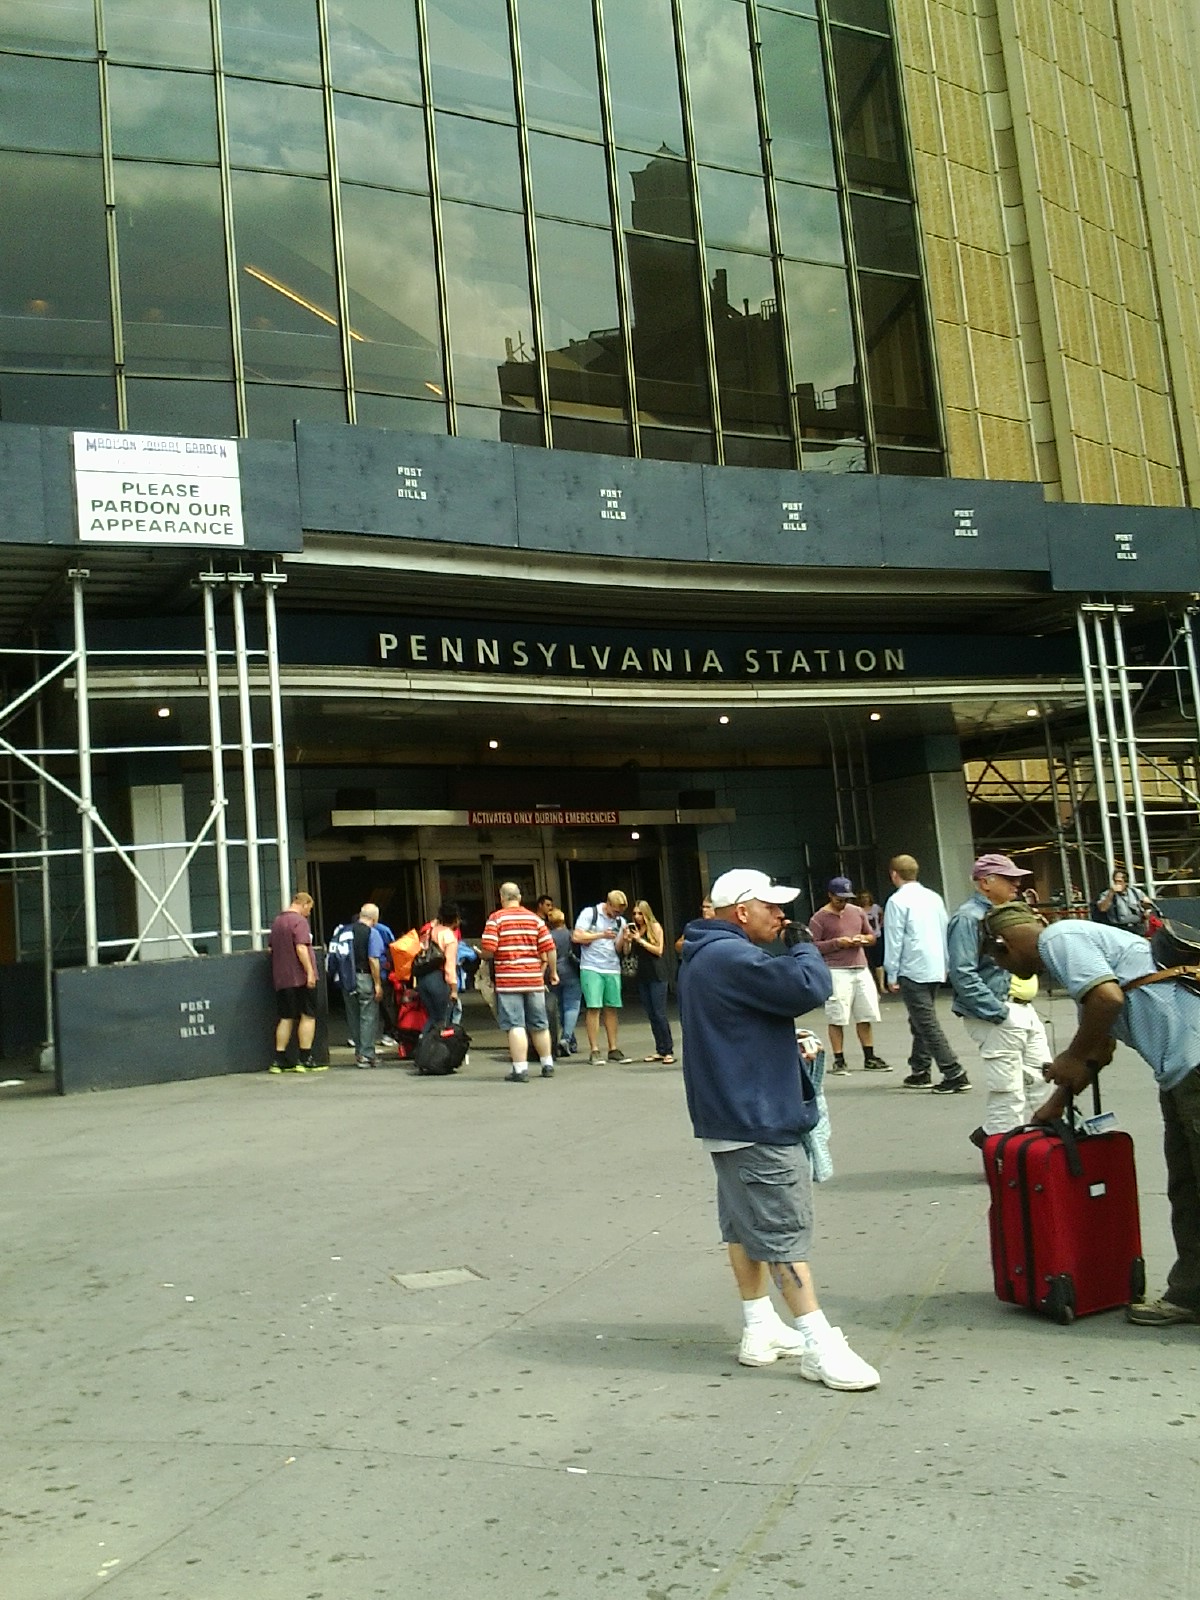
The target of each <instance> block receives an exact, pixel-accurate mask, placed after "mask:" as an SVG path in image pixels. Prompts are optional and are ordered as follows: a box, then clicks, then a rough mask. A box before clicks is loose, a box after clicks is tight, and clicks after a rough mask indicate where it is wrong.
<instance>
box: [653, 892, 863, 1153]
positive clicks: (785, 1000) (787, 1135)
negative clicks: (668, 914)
mask: <svg viewBox="0 0 1200 1600" xmlns="http://www.w3.org/2000/svg"><path fill="white" fill-rule="evenodd" d="M832 989H833V980H832V979H831V977H830V976H829V968H828V967H827V966H826V965H825V962H824V961H823V959H822V958H821V955H820V954H819V952H818V951H817V950H816V949H815V948H814V947H813V946H812V945H811V944H799V945H796V946H795V947H794V948H793V949H791V950H787V951H785V952H784V954H783V955H768V953H767V952H766V950H764V949H762V948H761V947H760V946H759V945H756V944H752V943H751V942H750V940H749V939H748V938H747V936H746V934H745V933H744V932H743V930H742V928H741V927H740V926H738V925H737V924H736V923H732V922H725V921H722V920H721V919H720V918H709V919H707V920H705V919H703V918H701V919H699V920H697V921H695V922H689V923H688V925H687V927H686V928H685V929H684V935H683V966H682V968H681V969H680V974H679V1021H680V1025H681V1027H682V1030H683V1081H684V1087H685V1088H686V1090H687V1102H688V1111H689V1112H690V1113H691V1118H692V1126H693V1128H694V1129H695V1130H696V1137H697V1139H743V1140H745V1141H746V1143H747V1144H779V1145H787V1144H799V1142H800V1130H801V1127H802V1126H803V1118H804V1099H803V1093H802V1090H801V1087H800V1071H799V1067H798V1064H797V1055H796V1018H797V1017H798V1016H799V1015H800V1014H801V1012H804V1011H809V1010H811V1009H812V1007H813V1006H816V1005H820V1004H821V1003H822V1002H823V1001H825V1000H828V998H829V996H830V994H831V993H832Z"/></svg>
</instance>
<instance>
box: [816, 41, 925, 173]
mask: <svg viewBox="0 0 1200 1600" xmlns="http://www.w3.org/2000/svg"><path fill="white" fill-rule="evenodd" d="M833 71H834V78H835V80H836V82H837V98H838V116H839V120H840V122H841V128H842V144H843V146H844V149H845V156H846V178H847V180H848V181H849V183H850V184H851V185H852V186H853V187H854V188H858V189H874V190H876V191H877V192H879V193H883V194H903V195H906V194H907V193H908V173H907V171H906V170H905V166H904V146H903V142H902V139H903V134H902V123H901V120H900V96H899V92H898V90H897V87H896V69H895V64H894V62H893V60H892V44H891V40H890V39H877V38H873V37H872V36H871V35H870V34H866V33H853V32H851V31H850V30H849V29H847V28H835V29H834V30H833Z"/></svg>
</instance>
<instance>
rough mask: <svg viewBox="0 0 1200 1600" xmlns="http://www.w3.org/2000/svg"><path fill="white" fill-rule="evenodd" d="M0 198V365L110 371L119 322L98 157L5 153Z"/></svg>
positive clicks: (1, 160) (0, 166) (0, 157)
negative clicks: (1, 240)
mask: <svg viewBox="0 0 1200 1600" xmlns="http://www.w3.org/2000/svg"><path fill="white" fill-rule="evenodd" d="M0 194H3V196H4V229H5V235H6V243H5V247H4V249H2V250H0V365H3V366H7V367H50V368H64V369H72V368H73V369H76V370H81V371H84V372H86V371H88V370H89V369H90V370H92V371H96V370H97V369H99V370H103V371H107V370H108V369H109V367H110V366H111V365H112V359H113V342H112V315H111V308H110V299H109V288H108V239H107V237H106V233H105V226H104V183H103V176H102V173H101V168H100V162H99V160H98V159H93V158H91V157H81V156H47V155H6V154H0ZM47 195H53V196H54V204H53V205H47V203H46V197H47Z"/></svg>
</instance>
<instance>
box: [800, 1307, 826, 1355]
mask: <svg viewBox="0 0 1200 1600" xmlns="http://www.w3.org/2000/svg"><path fill="white" fill-rule="evenodd" d="M796 1328H797V1330H798V1331H799V1332H800V1333H802V1334H803V1335H804V1337H805V1339H806V1340H807V1341H808V1344H809V1346H810V1348H811V1347H812V1346H813V1345H818V1344H820V1343H821V1340H822V1339H823V1338H824V1337H825V1335H826V1334H827V1333H828V1332H829V1318H828V1317H827V1316H826V1315H825V1313H824V1312H823V1311H806V1312H805V1313H804V1315H803V1316H802V1317H797V1318H796Z"/></svg>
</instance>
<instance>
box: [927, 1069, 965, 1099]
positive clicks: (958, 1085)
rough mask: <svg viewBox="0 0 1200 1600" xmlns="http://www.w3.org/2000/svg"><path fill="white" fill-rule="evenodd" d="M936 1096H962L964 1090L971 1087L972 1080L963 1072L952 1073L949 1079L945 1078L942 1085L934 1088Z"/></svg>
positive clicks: (938, 1084) (937, 1084)
mask: <svg viewBox="0 0 1200 1600" xmlns="http://www.w3.org/2000/svg"><path fill="white" fill-rule="evenodd" d="M932 1087H933V1092H934V1094H962V1092H963V1090H964V1089H969V1088H970V1087H971V1080H970V1078H968V1077H967V1075H966V1073H965V1072H963V1071H961V1070H960V1071H958V1072H952V1073H951V1074H950V1076H949V1077H948V1078H943V1079H942V1080H941V1082H940V1083H935V1084H934V1085H933V1086H932Z"/></svg>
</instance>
